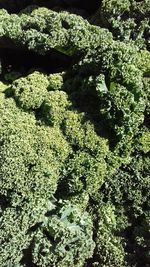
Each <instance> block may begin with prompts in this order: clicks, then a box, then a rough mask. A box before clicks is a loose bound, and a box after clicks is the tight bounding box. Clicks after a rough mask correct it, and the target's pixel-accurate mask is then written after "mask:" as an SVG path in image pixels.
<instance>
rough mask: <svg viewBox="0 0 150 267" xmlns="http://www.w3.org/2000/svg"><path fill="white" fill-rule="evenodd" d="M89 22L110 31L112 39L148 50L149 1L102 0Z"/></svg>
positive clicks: (149, 47) (149, 46)
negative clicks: (130, 42) (132, 42)
mask: <svg viewBox="0 0 150 267" xmlns="http://www.w3.org/2000/svg"><path fill="white" fill-rule="evenodd" d="M101 2H102V3H101V6H100V8H99V10H98V11H97V12H96V14H95V15H94V16H93V17H92V19H91V22H92V23H94V24H96V25H101V26H102V27H106V28H109V29H111V31H112V33H113V35H114V37H115V38H116V39H119V40H124V41H125V42H128V41H129V40H130V39H132V40H133V41H135V43H136V44H137V45H139V46H140V47H145V46H146V47H147V49H148V50H149V49H150V43H149V39H150V20H149V17H150V1H149V0H143V1H136V0H125V1H123V0H119V1H117V0H102V1H101Z"/></svg>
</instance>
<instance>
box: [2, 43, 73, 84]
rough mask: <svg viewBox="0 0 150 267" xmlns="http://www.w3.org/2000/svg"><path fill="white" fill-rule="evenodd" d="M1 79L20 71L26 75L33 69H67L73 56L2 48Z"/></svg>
mask: <svg viewBox="0 0 150 267" xmlns="http://www.w3.org/2000/svg"><path fill="white" fill-rule="evenodd" d="M0 60H1V69H2V72H1V79H2V80H3V79H4V77H5V75H6V74H9V73H11V72H12V71H13V72H18V73H20V74H21V75H26V74H27V73H28V72H31V71H32V70H39V71H43V72H45V73H47V74H48V73H55V72H61V71H64V70H66V69H67V68H69V67H70V65H71V64H72V60H73V59H72V58H71V57H69V56H66V55H64V54H61V53H60V52H56V51H50V52H49V53H47V54H46V55H44V56H43V55H38V54H37V53H35V52H33V51H29V50H25V49H21V48H20V49H18V48H17V47H13V44H12V48H1V49H0Z"/></svg>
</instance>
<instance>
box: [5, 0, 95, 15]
mask: <svg viewBox="0 0 150 267" xmlns="http://www.w3.org/2000/svg"><path fill="white" fill-rule="evenodd" d="M99 4H100V1H98V0H89V1H87V0H82V1H80V0H72V1H71V0H51V1H47V0H22V1H20V0H0V9H1V8H5V9H6V10H7V11H8V12H9V13H18V12H20V11H21V10H22V9H24V8H26V7H27V6H29V5H38V6H44V7H47V8H50V9H57V10H58V11H60V10H61V9H62V10H68V11H70V12H71V13H78V12H79V15H81V16H82V14H83V16H84V14H85V13H84V12H80V10H82V11H86V12H87V14H89V15H91V14H93V13H94V12H95V11H96V10H97V9H98V7H99Z"/></svg>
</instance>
